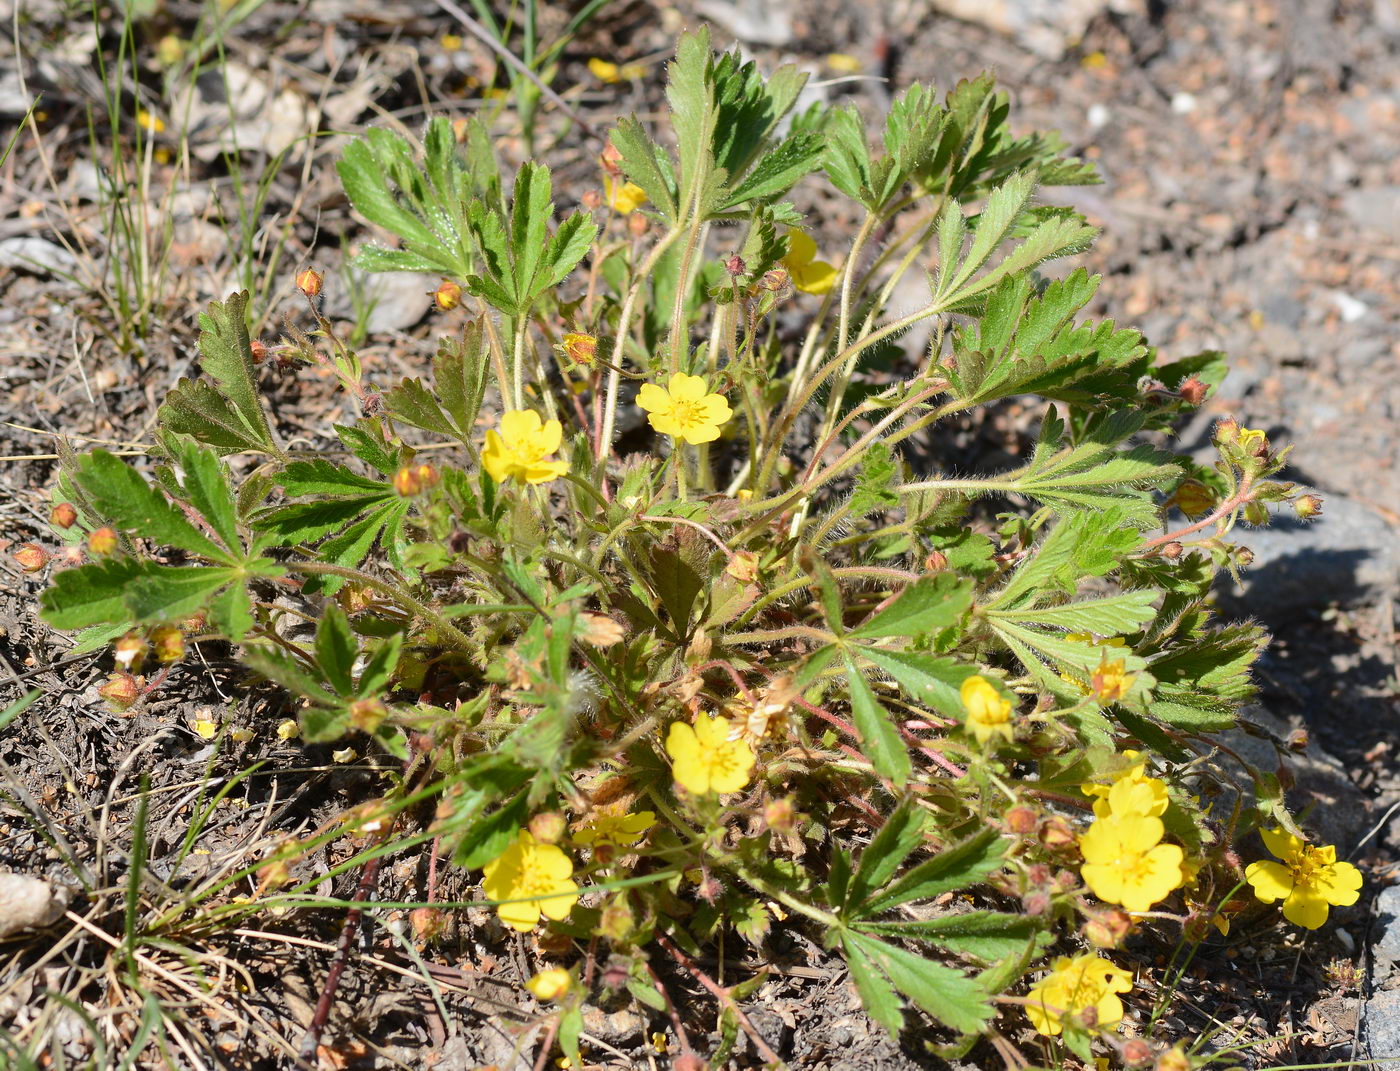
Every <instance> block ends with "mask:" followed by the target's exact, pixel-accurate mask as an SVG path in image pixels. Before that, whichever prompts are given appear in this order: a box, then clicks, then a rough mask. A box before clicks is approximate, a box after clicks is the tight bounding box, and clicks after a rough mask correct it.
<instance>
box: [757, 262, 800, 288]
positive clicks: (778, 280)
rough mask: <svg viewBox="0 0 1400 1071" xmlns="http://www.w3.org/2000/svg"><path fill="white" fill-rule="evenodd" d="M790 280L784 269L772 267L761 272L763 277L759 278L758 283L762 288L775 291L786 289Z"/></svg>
mask: <svg viewBox="0 0 1400 1071" xmlns="http://www.w3.org/2000/svg"><path fill="white" fill-rule="evenodd" d="M791 282H792V279H791V277H790V276H789V275H788V273H787V272H786V271H784V270H783V269H782V268H773V269H772V270H771V271H766V272H764V273H763V278H762V279H760V280H759V283H758V285H759V286H761V287H762V288H763V289H764V290H768V291H771V292H772V293H777V292H778V291H779V290H786V289H787V288H788V284H789V283H791Z"/></svg>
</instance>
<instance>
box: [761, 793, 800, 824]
mask: <svg viewBox="0 0 1400 1071" xmlns="http://www.w3.org/2000/svg"><path fill="white" fill-rule="evenodd" d="M763 821H764V823H765V824H766V825H767V826H768V828H769V829H771V830H773V832H775V833H791V832H792V831H793V830H794V829H796V828H797V808H796V807H794V806H793V804H792V797H790V796H783V797H782V798H781V799H776V800H769V801H768V803H767V804H766V805H765V806H764V808H763Z"/></svg>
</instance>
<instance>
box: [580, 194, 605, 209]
mask: <svg viewBox="0 0 1400 1071" xmlns="http://www.w3.org/2000/svg"><path fill="white" fill-rule="evenodd" d="M579 202H580V203H581V204H582V205H583V207H584V208H585V209H587V210H588V211H589V212H596V211H597V210H598V209H600V208H602V207H603V193H602V191H601V190H584V191H583V196H582V197H580V198H579Z"/></svg>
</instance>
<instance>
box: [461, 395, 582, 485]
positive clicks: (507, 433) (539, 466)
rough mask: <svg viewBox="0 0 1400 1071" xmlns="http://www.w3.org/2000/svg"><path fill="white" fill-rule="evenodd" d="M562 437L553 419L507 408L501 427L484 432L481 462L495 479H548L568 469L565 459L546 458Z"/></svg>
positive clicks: (541, 481) (560, 426)
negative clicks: (545, 418)
mask: <svg viewBox="0 0 1400 1071" xmlns="http://www.w3.org/2000/svg"><path fill="white" fill-rule="evenodd" d="M563 441H564V427H563V425H562V424H560V423H559V421H557V420H546V421H541V420H540V415H539V414H538V413H536V412H535V411H534V410H532V409H511V410H509V411H507V412H505V413H503V414H501V430H500V431H499V432H497V431H495V430H491V431H488V432H487V433H486V448H485V449H484V450H483V451H482V452H481V463H482V464H483V465H484V466H485V467H486V471H487V472H488V473H490V474H491V479H493V480H495V481H496V482H497V483H504V482H505V481H506V480H510V479H514V480H518V481H519V482H521V483H531V484H536V483H549V481H550V480H557V479H558V478H559V477H560V476H562V475H564V473H566V472H568V471H569V463H568V462H567V461H546V460H545V459H546V458H547V457H549V455H550V454H552V453H554V452H555V451H556V450H558V449H559V445H560V444H561V443H562V442H563Z"/></svg>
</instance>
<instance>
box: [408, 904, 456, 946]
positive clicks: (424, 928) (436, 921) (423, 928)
mask: <svg viewBox="0 0 1400 1071" xmlns="http://www.w3.org/2000/svg"><path fill="white" fill-rule="evenodd" d="M408 922H409V925H411V926H412V927H413V936H414V937H416V938H417V939H418V940H419V941H431V940H432V939H433V938H434V937H437V936H438V935H439V934H441V933H442V931H443V930H445V929H446V928H447V912H445V911H443V910H442V909H441V908H438V907H415V908H414V909H413V910H412V911H410V912H409V913H408Z"/></svg>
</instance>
